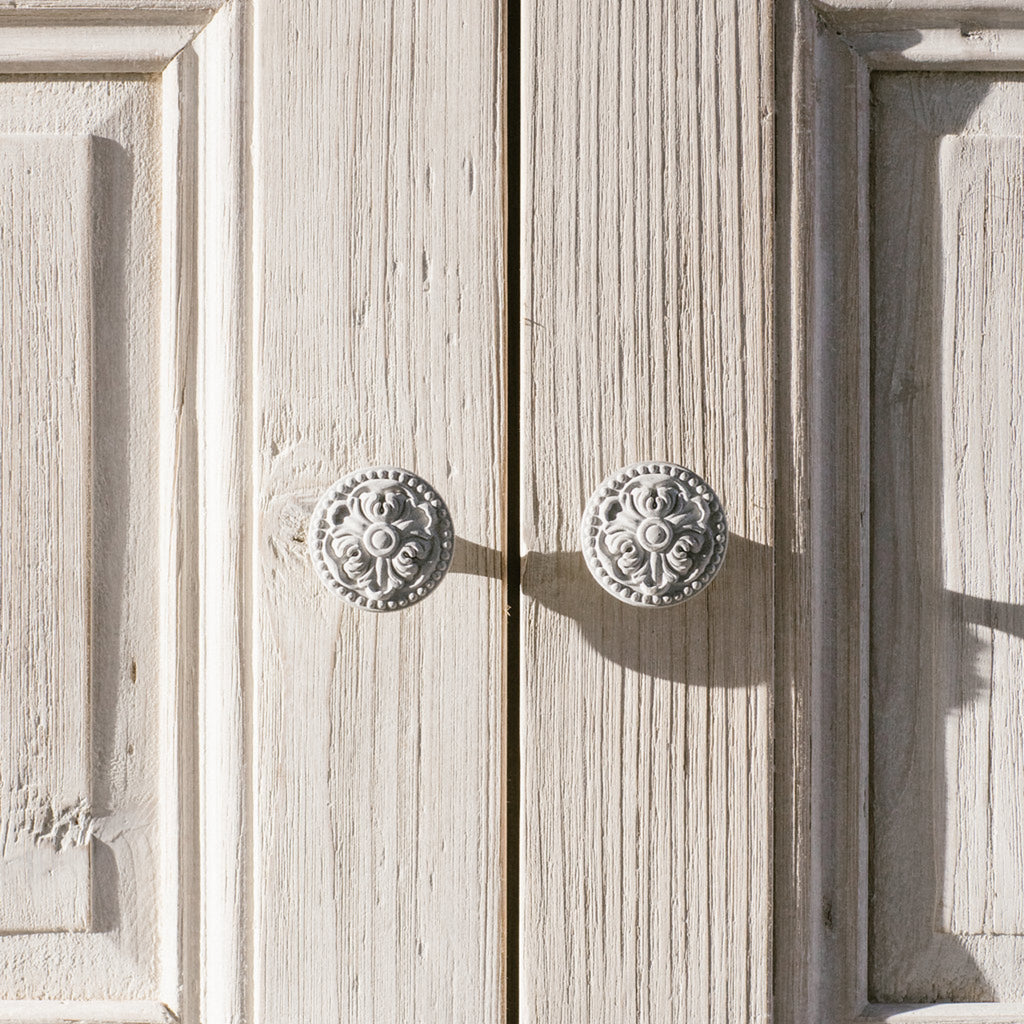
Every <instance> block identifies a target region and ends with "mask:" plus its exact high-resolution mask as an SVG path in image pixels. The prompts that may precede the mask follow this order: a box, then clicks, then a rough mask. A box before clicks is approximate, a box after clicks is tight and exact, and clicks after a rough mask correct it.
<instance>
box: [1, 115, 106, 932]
mask: <svg viewBox="0 0 1024 1024" xmlns="http://www.w3.org/2000/svg"><path fill="white" fill-rule="evenodd" d="M0 181H3V182H4V183H5V185H6V187H5V189H4V191H3V193H2V195H0V250H2V251H4V252H6V253H8V254H9V255H8V258H7V259H5V260H4V262H3V265H2V267H0V275H2V277H0V294H2V295H4V296H6V297H7V301H5V302H3V303H0V338H2V339H3V344H2V345H0V382H2V383H0V386H2V388H3V397H2V399H0V416H2V424H0V436H2V437H3V439H4V440H3V445H2V446H0V594H3V595H4V597H5V600H4V602H3V605H2V610H0V615H2V619H0V630H2V634H3V636H4V638H5V641H4V644H3V647H2V649H0V678H2V679H3V680H4V683H5V685H4V688H3V696H4V713H3V717H4V721H5V722H6V723H8V729H7V731H6V735H5V742H4V743H3V744H2V745H0V759H2V760H0V766H2V767H0V780H2V788H0V822H2V831H0V893H2V894H3V895H2V898H0V931H2V932H40V931H44V932H45V931H73V930H78V929H82V928H86V927H88V925H89V921H90V916H91V915H90V910H91V902H92V900H91V871H90V856H89V853H90V839H91V824H90V805H91V802H92V801H91V786H90V782H91V778H90V776H91V770H90V768H91V764H90V762H91V760H92V758H91V750H90V748H91V745H92V744H91V741H90V736H89V732H90V729H89V726H90V718H91V715H90V708H89V637H88V628H89V618H90V616H89V586H88V572H89V564H90V561H91V559H90V555H91V547H92V545H91V540H92V531H91V529H90V522H91V519H92V516H91V514H90V512H91V509H90V505H91V499H90V494H89V490H90V489H89V483H90V473H89V469H90V461H91V460H90V458H89V449H90V443H89V442H90V427H91V422H90V421H91V416H90V404H91V402H90V399H91V390H92V389H91V381H92V377H93V353H92V351H91V349H92V346H91V339H92V323H91V315H90V314H91V302H90V292H91V287H92V282H91V280H90V271H91V259H90V257H91V251H90V250H91V248H92V241H91V237H90V236H91V234H92V225H91V223H90V221H91V218H90V215H89V209H90V202H89V199H90V196H89V192H90V186H91V184H92V167H91V146H90V142H89V139H88V137H78V138H67V137H66V138H60V137H57V136H33V135H23V136H11V137H8V139H7V140H6V142H5V144H4V145H3V146H2V147H0ZM69 183H74V185H75V186H77V187H72V188H68V184H69ZM44 566H45V567H47V568H46V569H45V570H43V571H40V570H41V569H42V568H43V567H44Z"/></svg>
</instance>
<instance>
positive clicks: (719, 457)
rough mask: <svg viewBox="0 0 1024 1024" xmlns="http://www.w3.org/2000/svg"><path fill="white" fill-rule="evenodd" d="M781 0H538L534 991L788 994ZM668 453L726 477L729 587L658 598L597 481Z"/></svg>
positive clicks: (526, 318) (582, 1013) (531, 717)
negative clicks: (777, 751) (776, 646)
mask: <svg viewBox="0 0 1024 1024" xmlns="http://www.w3.org/2000/svg"><path fill="white" fill-rule="evenodd" d="M770 24H771V19H770V10H769V5H758V4H747V5H741V6H740V7H737V6H736V5H732V4H728V3H707V2H704V0H701V2H694V3H681V4H668V5H657V4H656V5H650V4H646V3H642V2H637V3H614V4H613V3H585V4H577V3H531V4H528V5H525V6H524V20H523V38H522V82H523V86H522V118H523V128H522V136H521V138H522V147H523V148H522V153H523V158H522V163H521V197H522V198H521V202H522V221H521V226H520V232H521V251H522V254H523V263H522V267H521V270H520V285H521V292H522V305H521V309H520V310H519V316H520V321H519V331H520V335H521V338H522V343H521V344H522V349H521V350H522V361H521V362H522V367H523V377H522V403H521V408H520V417H521V421H520V427H521V429H520V463H521V466H522V534H523V540H522V544H523V552H524V560H523V563H522V574H523V577H522V584H523V592H524V598H523V602H524V604H523V611H522V619H521V648H520V667H521V691H520V701H521V729H522V743H521V758H522V776H521V782H520V785H521V799H522V816H521V828H522V836H521V862H520V864H521V878H520V894H521V909H520V914H521V917H520V926H521V962H520V978H521V985H520V1006H521V1011H522V1013H523V1015H524V1019H526V1020H537V1021H545V1022H552V1024H554V1022H566V1024H576V1022H579V1021H584V1020H585V1021H588V1022H592V1024H598V1022H602V1024H603V1022H609V1024H610V1022H613V1021H614V1022H621V1021H624V1020H629V1021H645V1022H651V1024H662V1022H667V1021H682V1020H689V1021H726V1020H728V1021H734V1020H748V1019H756V1018H758V1017H760V1016H762V1015H763V1014H766V1013H767V1010H768V1006H767V998H768V984H769V982H768V973H767V963H768V900H767V890H766V883H767V877H768V870H769V868H768V863H769V862H768V859H767V849H766V848H765V846H764V845H763V843H762V839H763V837H764V835H765V829H766V828H767V826H768V817H767V815H768V799H769V767H768V765H769V762H768V711H769V687H770V680H771V673H772V654H771V627H770V622H771V579H772V576H771V558H770V549H769V545H770V538H771V521H772V512H771V509H772V494H771V480H772V453H771V441H770V434H771V432H770V415H769V412H768V410H769V408H770V403H771V379H772V378H771V372H770V366H771V359H772V341H771V337H772V331H771V318H770V308H771V302H770V289H771V284H770V281H771V272H770V252H771V209H772V201H771V166H772V161H771V155H770V154H771V133H770V124H771V117H770V112H771V107H772V86H771V46H770V37H771V31H770ZM646 459H668V460H673V461H676V462H681V463H683V464H684V465H687V466H690V467H692V468H693V469H694V470H695V471H696V472H698V473H700V474H702V475H703V476H704V477H705V478H706V479H707V480H708V482H709V483H710V484H711V485H712V486H713V487H714V488H715V489H716V490H717V491H718V493H719V494H720V495H721V497H722V501H723V504H724V507H725V511H726V515H727V517H728V519H729V524H730V530H731V532H732V537H731V540H730V549H729V553H728V555H727V558H726V563H725V567H724V569H723V570H722V572H721V574H720V575H719V576H718V578H717V579H716V581H715V582H714V584H713V585H712V586H711V587H710V588H709V589H708V590H707V592H706V593H704V594H701V595H699V596H698V597H696V598H694V599H692V600H690V601H688V602H687V603H685V604H683V605H679V606H676V607H674V608H672V609H667V610H666V609H658V610H649V609H648V610H645V609H637V608H631V607H628V606H626V605H624V604H621V603H620V602H618V601H616V600H615V599H614V598H613V597H611V596H609V595H608V594H607V593H605V592H604V591H603V590H602V589H601V588H600V587H599V586H598V584H597V582H596V581H595V580H593V579H592V578H591V576H590V574H589V573H588V571H587V569H586V566H585V564H584V560H583V555H582V554H581V551H580V542H579V522H580V517H581V515H582V512H583V507H584V504H585V502H586V500H587V498H588V497H589V495H590V493H591V492H592V491H593V490H594V489H595V488H596V487H597V486H598V484H599V483H600V482H601V480H602V479H604V478H605V477H606V476H607V475H608V474H610V473H611V472H613V471H614V470H616V469H617V468H619V467H620V466H622V465H624V464H626V463H631V462H635V461H638V460H646Z"/></svg>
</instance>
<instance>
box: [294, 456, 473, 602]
mask: <svg viewBox="0 0 1024 1024" xmlns="http://www.w3.org/2000/svg"><path fill="white" fill-rule="evenodd" d="M454 543H455V534H454V531H453V530H452V520H451V516H450V515H449V514H448V507H447V506H446V505H445V503H444V501H442V499H441V496H440V495H439V494H438V493H437V491H435V490H434V488H433V487H431V486H430V484H428V483H427V482H426V480H424V479H422V477H418V476H417V475H416V474H415V473H410V472H409V471H408V470H405V469H392V468H390V467H383V466H375V467H373V468H372V469H361V470H359V471H357V472H355V473H349V474H348V476H345V477H342V479H341V480H339V481H338V482H337V483H335V484H334V485H333V486H332V487H330V488H328V490H327V491H326V492H325V493H324V494H323V496H322V497H321V498H320V501H319V502H318V503H317V506H316V509H315V510H314V512H313V518H312V520H311V521H310V526H309V548H310V553H311V555H312V557H313V565H314V566H316V570H317V572H318V573H319V575H320V578H321V579H322V580H323V581H324V583H325V584H326V585H327V586H328V587H330V588H331V590H333V591H334V592H335V593H336V594H337V595H338V596H339V597H342V598H344V599H345V600H346V601H348V602H349V603H350V604H354V605H357V606H358V607H360V608H366V609H367V610H368V611H373V612H389V611H397V610H398V609H399V608H406V607H408V606H409V605H411V604H415V603H416V602H417V601H422V600H423V598H424V597H426V596H427V594H429V593H430V592H431V591H432V590H433V589H434V588H435V587H436V586H437V585H438V583H440V582H441V579H442V577H443V576H444V574H445V573H446V572H447V571H448V569H449V567H450V566H451V562H452V549H453V547H454Z"/></svg>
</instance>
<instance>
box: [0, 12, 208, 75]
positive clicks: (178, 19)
mask: <svg viewBox="0 0 1024 1024" xmlns="http://www.w3.org/2000/svg"><path fill="white" fill-rule="evenodd" d="M221 2H222V0H219V2H209V0H200V2H192V0H178V2H175V3H160V2H158V0H157V2H152V0H151V2H150V3H148V4H146V5H144V6H139V5H138V4H134V3H130V2H124V0H122V2H116V0H106V2H103V3H99V2H97V3H84V4H83V3H76V4H70V5H67V6H63V5H59V4H57V3H52V2H49V0H30V2H29V3H19V4H18V5H17V6H12V7H5V8H3V9H2V10H0V67H2V69H3V73H4V74H15V75H17V74H50V73H52V74H69V73H75V74H85V73H114V74H120V73H124V72H143V71H150V72H153V71H162V70H163V69H164V68H166V67H167V65H168V64H169V63H170V62H171V61H172V60H173V59H174V58H175V56H176V55H177V54H178V53H180V52H181V50H183V49H184V48H185V47H186V46H187V45H188V44H189V43H190V42H191V41H192V40H193V39H194V38H195V37H196V35H198V33H199V32H200V31H201V30H202V29H203V27H204V26H205V25H206V24H207V22H209V20H210V19H211V18H212V17H213V15H214V14H215V13H216V12H217V10H218V8H219V7H220V6H221Z"/></svg>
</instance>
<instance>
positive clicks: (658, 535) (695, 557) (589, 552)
mask: <svg viewBox="0 0 1024 1024" xmlns="http://www.w3.org/2000/svg"><path fill="white" fill-rule="evenodd" d="M583 545H584V554H585V556H586V559H587V562H588V564H589V566H590V569H591V571H592V572H593V573H594V575H595V577H596V578H597V580H598V582H600V583H601V585H602V586H603V587H605V589H607V590H609V591H610V592H611V593H613V594H614V595H615V596H616V597H619V598H621V599H622V600H624V601H628V602H631V603H639V604H655V605H657V604H674V603H676V602H677V601H682V600H685V599H686V598H687V597H690V596H692V595H693V594H694V593H696V592H697V591H698V590H700V589H702V588H703V587H704V586H706V585H707V583H708V582H709V581H710V580H711V577H712V576H713V575H714V574H715V572H716V571H717V570H718V567H719V566H720V564H721V561H722V558H723V557H724V555H725V545H726V526H725V516H724V515H723V513H722V509H721V505H720V504H719V502H718V499H717V498H716V497H715V494H714V492H713V491H712V490H711V488H710V487H708V485H707V484H706V483H704V481H703V480H701V479H700V477H698V476H697V475H696V474H694V473H691V472H690V471H689V470H686V469H683V468H682V467H681V466H672V465H647V464H644V465H639V466H631V467H628V468H627V469H625V470H622V471H620V472H619V473H618V474H616V475H615V476H613V477H612V478H610V479H609V480H607V481H605V483H604V484H602V485H601V487H600V488H598V490H597V492H596V493H595V495H594V497H593V498H591V501H590V504H589V505H588V507H587V512H586V514H585V515H584V519H583Z"/></svg>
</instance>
